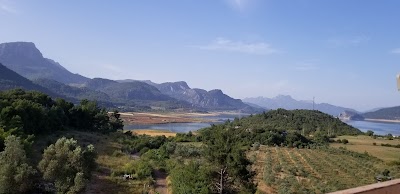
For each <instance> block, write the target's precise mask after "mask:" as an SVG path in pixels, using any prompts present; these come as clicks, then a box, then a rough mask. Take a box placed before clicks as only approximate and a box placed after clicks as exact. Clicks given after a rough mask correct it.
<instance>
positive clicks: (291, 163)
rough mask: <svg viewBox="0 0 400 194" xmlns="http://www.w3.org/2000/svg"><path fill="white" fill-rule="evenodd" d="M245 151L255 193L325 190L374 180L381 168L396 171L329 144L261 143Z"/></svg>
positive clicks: (335, 189) (355, 185)
mask: <svg viewBox="0 0 400 194" xmlns="http://www.w3.org/2000/svg"><path fill="white" fill-rule="evenodd" d="M249 155H250V158H251V157H252V155H253V156H254V157H255V160H256V161H255V163H254V165H253V169H254V170H255V171H256V172H257V176H256V181H257V182H258V190H259V193H307V194H308V193H326V192H332V191H338V190H342V189H347V188H353V187H358V186H362V185H368V184H372V183H375V182H376V180H375V176H377V175H379V174H381V172H382V171H383V170H384V169H389V170H390V171H391V174H390V175H391V176H392V177H399V175H400V174H399V173H398V170H396V169H395V168H394V167H391V166H388V165H386V164H385V163H384V162H383V161H381V160H379V159H376V158H373V157H369V156H366V155H362V154H357V153H354V152H350V151H346V150H340V149H333V148H321V149H297V148H282V147H266V146H261V148H260V150H258V151H253V152H252V153H251V154H249ZM254 157H253V159H254Z"/></svg>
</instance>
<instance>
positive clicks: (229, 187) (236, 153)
mask: <svg viewBox="0 0 400 194" xmlns="http://www.w3.org/2000/svg"><path fill="white" fill-rule="evenodd" d="M222 127H223V126H222V125H220V126H213V127H212V128H213V129H212V130H210V131H203V134H202V135H203V136H204V139H205V142H204V143H205V144H206V147H205V155H206V156H207V159H208V161H209V162H210V163H211V164H213V165H214V171H213V177H214V187H213V188H214V191H216V192H217V193H221V194H222V193H238V192H239V191H241V192H243V193H254V192H255V190H254V189H255V187H254V185H253V183H252V177H253V173H252V172H249V170H248V169H247V167H248V166H249V165H250V162H249V161H248V160H247V158H246V156H245V154H244V150H243V145H242V144H241V142H242V141H241V138H240V136H239V135H237V133H235V132H233V131H230V130H233V129H224V128H222Z"/></svg>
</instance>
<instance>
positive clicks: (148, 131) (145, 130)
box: [132, 129, 176, 137]
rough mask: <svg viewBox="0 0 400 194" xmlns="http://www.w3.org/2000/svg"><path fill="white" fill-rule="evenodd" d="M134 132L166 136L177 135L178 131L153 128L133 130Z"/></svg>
mask: <svg viewBox="0 0 400 194" xmlns="http://www.w3.org/2000/svg"><path fill="white" fill-rule="evenodd" d="M132 133H134V134H136V135H143V134H146V135H150V136H162V135H164V136H165V137H175V136H176V133H174V132H170V131H162V130H151V129H139V130H133V131H132Z"/></svg>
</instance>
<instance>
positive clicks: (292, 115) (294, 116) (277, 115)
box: [234, 109, 362, 136]
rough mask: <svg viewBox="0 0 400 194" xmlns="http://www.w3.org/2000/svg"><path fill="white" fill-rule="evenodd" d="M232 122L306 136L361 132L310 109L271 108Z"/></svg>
mask: <svg viewBox="0 0 400 194" xmlns="http://www.w3.org/2000/svg"><path fill="white" fill-rule="evenodd" d="M234 124H235V125H238V126H240V127H241V128H244V129H265V130H278V131H297V132H299V133H301V134H303V135H306V136H307V135H313V134H315V133H316V132H318V131H319V132H322V133H323V134H326V135H343V134H347V135H354V134H361V133H362V132H361V131H360V130H359V129H356V128H354V127H352V126H350V125H347V124H346V123H344V122H342V121H340V120H339V119H338V118H335V117H332V116H331V115H328V114H325V113H322V112H320V111H312V110H285V109H278V110H272V111H269V112H266V113H263V114H259V115H254V116H250V117H247V118H243V119H240V120H236V121H235V122H234Z"/></svg>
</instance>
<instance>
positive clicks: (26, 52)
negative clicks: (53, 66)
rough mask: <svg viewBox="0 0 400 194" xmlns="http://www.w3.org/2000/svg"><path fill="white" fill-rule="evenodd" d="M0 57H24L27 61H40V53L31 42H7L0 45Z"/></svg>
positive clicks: (41, 56)
mask: <svg viewBox="0 0 400 194" xmlns="http://www.w3.org/2000/svg"><path fill="white" fill-rule="evenodd" d="M0 56H3V57H24V58H28V59H33V60H35V59H41V58H43V55H42V53H41V52H40V51H39V49H37V48H36V45H35V44H34V43H32V42H9V43H2V44H0Z"/></svg>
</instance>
